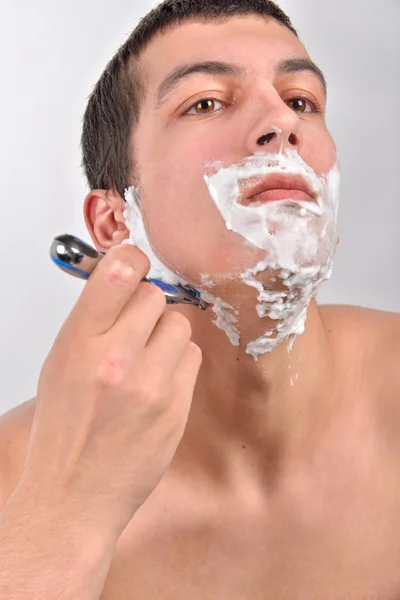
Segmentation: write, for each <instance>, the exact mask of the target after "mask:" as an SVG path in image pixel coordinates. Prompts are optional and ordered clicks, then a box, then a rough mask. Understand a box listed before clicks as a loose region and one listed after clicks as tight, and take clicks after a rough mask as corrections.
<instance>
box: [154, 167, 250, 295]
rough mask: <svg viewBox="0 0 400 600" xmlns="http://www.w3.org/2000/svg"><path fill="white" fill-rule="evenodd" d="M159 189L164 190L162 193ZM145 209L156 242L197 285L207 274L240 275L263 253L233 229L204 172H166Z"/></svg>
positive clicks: (165, 259)
mask: <svg viewBox="0 0 400 600" xmlns="http://www.w3.org/2000/svg"><path fill="white" fill-rule="evenodd" d="M158 190H162V192H161V193H160V192H159V191H158ZM142 210H143V216H144V220H145V223H146V229H147V233H148V236H149V239H150V242H151V245H152V247H153V249H154V251H155V252H156V254H157V255H158V256H159V258H160V259H161V260H162V262H163V263H164V264H166V265H167V266H168V267H169V268H171V269H172V270H173V271H175V272H177V273H179V274H180V275H182V276H183V277H184V278H185V279H187V280H188V281H190V282H192V283H193V284H197V285H199V284H200V283H201V274H209V275H210V274H212V275H220V276H221V275H225V276H226V275H228V276H234V275H239V273H241V272H243V271H244V270H245V269H246V268H248V267H249V265H251V266H253V265H254V264H255V263H256V262H257V260H256V258H257V257H261V253H260V252H258V251H256V250H255V249H254V248H250V247H249V246H247V245H246V243H245V242H244V240H243V238H242V236H240V235H238V234H236V233H233V232H231V231H228V230H227V228H226V224H225V222H224V220H223V218H222V217H221V215H220V213H219V211H218V209H217V208H216V206H215V204H214V202H213V200H212V198H211V196H210V194H209V192H208V188H207V185H206V183H205V181H204V180H203V179H202V175H201V176H199V177H198V178H196V180H195V182H194V181H193V177H191V178H190V179H188V180H185V178H184V174H183V175H182V177H178V173H174V174H171V175H170V176H168V177H167V176H166V175H164V176H163V177H162V178H158V179H157V180H154V181H153V182H152V185H151V188H150V186H147V188H146V193H145V194H144V195H143V198H142Z"/></svg>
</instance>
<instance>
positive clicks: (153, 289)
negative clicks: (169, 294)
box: [139, 282, 166, 307]
mask: <svg viewBox="0 0 400 600" xmlns="http://www.w3.org/2000/svg"><path fill="white" fill-rule="evenodd" d="M139 288H140V290H141V291H142V292H143V294H145V295H146V297H147V298H148V299H149V300H150V301H151V302H154V303H156V304H159V305H160V307H164V305H165V303H166V301H165V296H164V292H163V291H162V290H161V289H160V288H159V287H158V286H156V285H155V284H154V283H148V282H142V283H141V284H140V285H139Z"/></svg>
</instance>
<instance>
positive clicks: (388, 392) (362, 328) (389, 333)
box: [319, 305, 400, 451]
mask: <svg viewBox="0 0 400 600" xmlns="http://www.w3.org/2000/svg"><path fill="white" fill-rule="evenodd" d="M319 308H320V310H321V315H322V319H323V322H324V325H325V327H326V330H327V333H328V335H330V336H331V338H332V340H333V341H334V342H333V343H334V346H335V349H336V350H337V352H338V354H339V355H342V356H344V357H345V359H344V360H345V361H346V362H349V363H350V365H351V366H350V365H348V364H346V365H345V368H346V370H348V369H351V368H352V367H353V371H352V373H353V374H357V377H358V378H359V379H358V382H357V387H358V390H359V391H362V393H363V394H364V395H365V396H366V397H370V398H371V399H372V401H373V403H374V406H375V407H376V409H377V412H378V413H379V419H380V422H381V424H384V426H385V428H386V427H387V428H389V429H393V431H394V432H395V436H396V438H397V439H399V431H400V314H399V313H395V312H389V311H383V310H375V309H371V308H363V307H358V306H345V305H324V306H320V307H319ZM399 451H400V446H399Z"/></svg>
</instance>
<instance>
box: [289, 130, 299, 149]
mask: <svg viewBox="0 0 400 600" xmlns="http://www.w3.org/2000/svg"><path fill="white" fill-rule="evenodd" d="M289 144H292V145H293V146H295V145H296V144H297V136H296V135H295V134H294V133H291V134H290V136H289Z"/></svg>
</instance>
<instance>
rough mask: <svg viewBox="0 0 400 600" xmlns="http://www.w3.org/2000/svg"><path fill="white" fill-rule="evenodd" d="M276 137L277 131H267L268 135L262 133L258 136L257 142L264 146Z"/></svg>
mask: <svg viewBox="0 0 400 600" xmlns="http://www.w3.org/2000/svg"><path fill="white" fill-rule="evenodd" d="M274 137H276V133H274V132H272V133H267V135H262V136H261V137H260V138H258V140H257V144H259V145H260V146H264V144H269V143H270V141H271V140H273V139H274Z"/></svg>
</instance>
